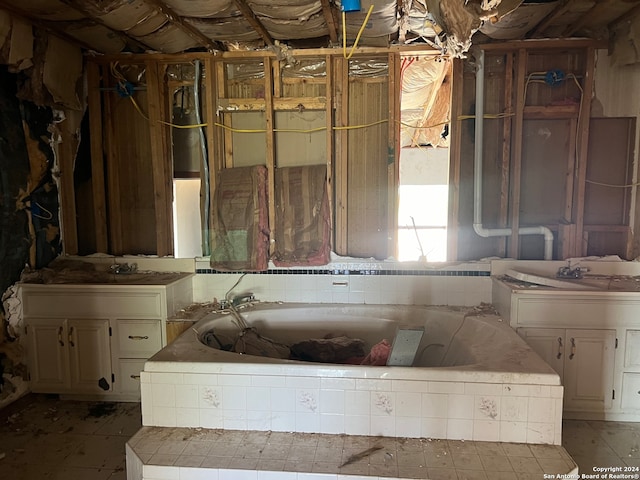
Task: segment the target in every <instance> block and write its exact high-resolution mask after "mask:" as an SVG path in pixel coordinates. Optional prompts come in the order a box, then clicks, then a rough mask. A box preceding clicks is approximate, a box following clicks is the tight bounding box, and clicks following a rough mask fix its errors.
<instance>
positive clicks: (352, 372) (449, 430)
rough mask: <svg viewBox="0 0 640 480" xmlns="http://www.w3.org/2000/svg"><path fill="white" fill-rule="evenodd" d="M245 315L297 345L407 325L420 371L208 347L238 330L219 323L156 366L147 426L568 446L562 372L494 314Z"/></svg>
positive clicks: (190, 334)
mask: <svg viewBox="0 0 640 480" xmlns="http://www.w3.org/2000/svg"><path fill="white" fill-rule="evenodd" d="M241 314H242V316H243V318H244V319H245V320H246V322H247V323H248V324H249V325H251V326H254V327H255V328H256V329H257V330H258V331H259V332H260V333H261V334H262V335H264V336H267V337H269V338H272V339H274V340H277V341H279V342H282V343H287V344H291V343H294V342H297V341H300V340H304V339H308V338H321V337H324V336H325V335H327V334H332V335H342V334H345V335H347V336H349V337H352V338H361V339H362V340H364V341H365V343H366V344H367V345H368V346H371V345H373V344H375V343H377V342H378V341H380V340H381V339H382V338H386V339H388V340H389V341H392V340H393V338H394V336H395V333H396V331H397V329H398V328H399V327H400V326H402V327H406V328H424V335H423V337H422V340H421V343H420V345H419V347H418V349H417V352H418V353H417V355H416V358H415V361H414V364H413V366H410V367H398V366H393V367H392V366H368V365H340V364H328V363H311V362H302V361H297V360H280V359H275V358H268V357H258V356H252V355H240V354H237V353H233V352H229V351H224V350H220V349H217V348H212V347H210V346H207V345H205V344H204V343H203V342H202V341H201V340H202V338H203V336H204V334H205V333H206V332H207V331H209V330H211V329H213V330H214V331H215V332H216V333H219V334H222V335H223V336H224V335H227V334H231V332H233V331H234V330H237V327H236V326H235V325H233V323H232V322H231V318H232V317H231V316H230V315H228V314H225V312H222V313H215V314H211V315H210V316H208V317H206V318H203V319H202V320H200V321H199V322H198V323H197V324H196V325H195V326H194V327H193V328H192V329H190V330H188V331H186V332H185V333H183V334H182V335H181V336H180V337H179V338H177V339H176V340H175V341H174V342H173V343H171V344H170V345H168V346H167V347H165V348H164V349H162V350H161V351H160V352H158V353H157V354H156V355H154V356H153V357H152V358H151V359H149V360H148V361H147V362H146V364H145V367H144V371H143V372H142V373H141V392H142V414H143V425H145V426H172V427H176V426H177V427H203V428H224V429H239V430H271V431H296V432H316V433H332V434H353V435H384V436H392V437H414V438H417V437H429V438H447V439H468V440H485V441H506V442H523V443H548V444H560V436H561V424H562V392H563V390H562V386H561V384H560V379H559V377H558V375H557V374H556V373H555V372H554V371H553V370H552V369H551V368H550V367H549V366H548V365H547V364H546V363H545V362H544V361H543V360H542V359H541V358H540V357H539V356H538V355H537V354H536V353H535V352H533V350H531V348H529V347H528V346H527V345H526V343H525V342H524V341H523V340H522V339H521V338H520V337H519V336H518V335H517V334H516V333H515V331H514V330H512V329H511V328H510V327H509V326H508V325H507V324H505V323H504V322H502V320H501V318H500V317H499V316H496V315H494V314H492V313H489V310H488V309H486V308H478V309H473V308H464V309H463V308H449V307H424V306H406V305H328V304H275V303H266V304H258V305H256V306H252V307H249V308H247V309H245V310H242V311H241ZM225 332H226V333H225Z"/></svg>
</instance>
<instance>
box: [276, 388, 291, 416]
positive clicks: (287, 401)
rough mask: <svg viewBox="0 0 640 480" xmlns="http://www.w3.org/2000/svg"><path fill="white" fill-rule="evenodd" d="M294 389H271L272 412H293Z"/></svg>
mask: <svg viewBox="0 0 640 480" xmlns="http://www.w3.org/2000/svg"><path fill="white" fill-rule="evenodd" d="M295 409H296V391H295V389H293V388H272V389H271V410H272V411H274V412H294V411H295Z"/></svg>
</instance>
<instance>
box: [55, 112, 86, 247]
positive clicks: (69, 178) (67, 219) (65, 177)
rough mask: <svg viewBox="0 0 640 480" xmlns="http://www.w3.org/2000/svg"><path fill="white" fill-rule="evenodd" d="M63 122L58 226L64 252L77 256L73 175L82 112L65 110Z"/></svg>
mask: <svg viewBox="0 0 640 480" xmlns="http://www.w3.org/2000/svg"><path fill="white" fill-rule="evenodd" d="M65 117H66V118H65V120H64V121H63V122H62V123H61V124H60V127H59V132H60V138H61V140H62V142H60V143H59V144H58V145H59V150H58V155H59V163H60V167H61V168H60V217H61V218H60V225H61V226H62V228H63V229H64V230H63V235H62V240H63V242H64V252H65V253H66V254H67V255H77V254H78V222H77V213H76V189H75V182H74V181H73V173H74V168H73V166H74V165H75V160H76V155H77V154H78V146H79V144H80V124H81V123H82V112H81V111H78V110H66V111H65Z"/></svg>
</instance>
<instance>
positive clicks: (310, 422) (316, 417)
mask: <svg viewBox="0 0 640 480" xmlns="http://www.w3.org/2000/svg"><path fill="white" fill-rule="evenodd" d="M291 415H294V414H293V413H292V414H291ZM295 418H296V432H306V433H315V432H318V431H319V430H320V414H319V413H303V412H296V413H295Z"/></svg>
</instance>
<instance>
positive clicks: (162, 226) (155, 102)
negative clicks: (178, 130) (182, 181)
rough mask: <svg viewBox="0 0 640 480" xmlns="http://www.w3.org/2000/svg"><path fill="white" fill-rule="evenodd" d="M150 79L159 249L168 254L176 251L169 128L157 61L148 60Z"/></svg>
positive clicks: (150, 113) (148, 96)
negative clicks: (168, 162) (169, 174)
mask: <svg viewBox="0 0 640 480" xmlns="http://www.w3.org/2000/svg"><path fill="white" fill-rule="evenodd" d="M145 68H146V79H147V98H148V103H149V105H148V115H149V134H150V137H151V163H152V166H153V172H152V177H153V191H154V200H155V205H154V209H155V218H156V252H157V255H158V256H161V257H164V256H166V255H171V254H172V253H173V249H172V245H171V243H170V241H169V240H168V239H169V234H170V233H171V210H169V212H167V195H170V193H171V190H169V192H167V186H166V167H165V164H164V162H165V160H166V151H165V141H164V139H163V137H164V136H165V135H166V127H165V126H164V125H163V124H162V123H160V122H161V121H166V120H164V118H162V106H161V105H160V103H161V102H162V101H163V100H164V99H163V97H162V93H161V89H160V78H159V75H160V73H159V71H158V64H157V63H156V62H150V61H148V62H145Z"/></svg>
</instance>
